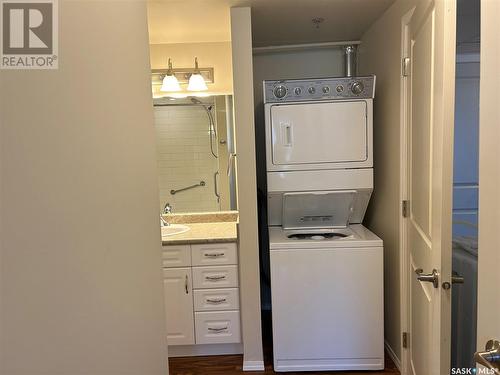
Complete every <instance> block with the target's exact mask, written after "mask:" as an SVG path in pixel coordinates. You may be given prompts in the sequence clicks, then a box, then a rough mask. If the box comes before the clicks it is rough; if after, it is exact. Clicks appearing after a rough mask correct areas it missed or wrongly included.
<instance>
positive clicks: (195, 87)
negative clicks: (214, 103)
mask: <svg viewBox="0 0 500 375" xmlns="http://www.w3.org/2000/svg"><path fill="white" fill-rule="evenodd" d="M187 89H188V91H206V90H208V87H207V84H206V83H205V79H204V78H203V76H202V75H201V74H200V69H199V68H198V58H197V57H195V58H194V72H193V74H191V77H189V84H188V87H187Z"/></svg>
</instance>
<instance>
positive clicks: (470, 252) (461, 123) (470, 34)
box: [451, 0, 481, 369]
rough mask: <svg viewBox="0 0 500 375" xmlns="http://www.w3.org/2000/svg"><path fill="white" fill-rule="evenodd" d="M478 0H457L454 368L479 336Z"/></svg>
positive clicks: (469, 364)
mask: <svg viewBox="0 0 500 375" xmlns="http://www.w3.org/2000/svg"><path fill="white" fill-rule="evenodd" d="M480 19H481V13H480V1H477V0H459V1H458V2H457V58H456V80H455V131H454V160H453V231H452V269H453V276H454V277H453V279H452V280H454V281H455V283H454V285H453V287H452V312H451V368H452V369H453V368H460V369H463V368H474V367H475V363H474V359H473V353H474V352H475V350H476V337H477V333H476V332H477V329H476V325H477V324H476V323H477V285H478V284H477V276H478V273H477V269H478V196H479V173H478V172H479V77H480V59H479V53H480V30H481V28H480Z"/></svg>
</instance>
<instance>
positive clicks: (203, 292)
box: [193, 288, 240, 311]
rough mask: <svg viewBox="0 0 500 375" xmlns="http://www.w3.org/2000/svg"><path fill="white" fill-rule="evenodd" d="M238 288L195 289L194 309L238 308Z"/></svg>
mask: <svg viewBox="0 0 500 375" xmlns="http://www.w3.org/2000/svg"><path fill="white" fill-rule="evenodd" d="M238 291H239V289H238V288H227V289H199V290H195V291H194V293H193V295H194V311H217V310H239V308H240V298H239V293H238Z"/></svg>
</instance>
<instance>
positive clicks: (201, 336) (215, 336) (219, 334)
mask: <svg viewBox="0 0 500 375" xmlns="http://www.w3.org/2000/svg"><path fill="white" fill-rule="evenodd" d="M194 326H195V332H196V344H225V343H235V342H240V341H241V336H240V312H239V311H221V312H214V311H210V312H196V313H194Z"/></svg>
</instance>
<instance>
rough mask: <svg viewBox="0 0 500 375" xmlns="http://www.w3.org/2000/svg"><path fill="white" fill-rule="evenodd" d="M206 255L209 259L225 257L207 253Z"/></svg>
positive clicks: (221, 254)
mask: <svg viewBox="0 0 500 375" xmlns="http://www.w3.org/2000/svg"><path fill="white" fill-rule="evenodd" d="M204 255H205V256H206V257H207V258H219V257H223V256H224V253H205V254H204Z"/></svg>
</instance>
